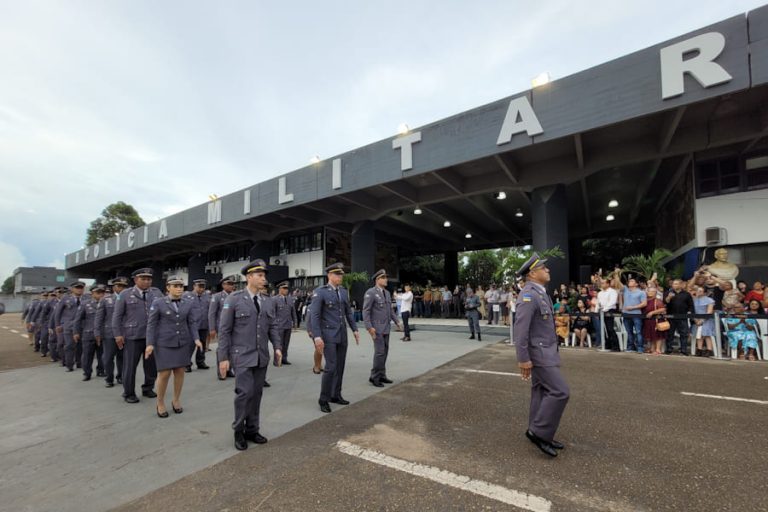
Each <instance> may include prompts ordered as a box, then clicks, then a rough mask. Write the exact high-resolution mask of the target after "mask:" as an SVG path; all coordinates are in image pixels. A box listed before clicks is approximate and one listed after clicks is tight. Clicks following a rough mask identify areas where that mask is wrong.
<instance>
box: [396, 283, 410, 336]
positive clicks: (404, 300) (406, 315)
mask: <svg viewBox="0 0 768 512" xmlns="http://www.w3.org/2000/svg"><path fill="white" fill-rule="evenodd" d="M397 298H398V299H400V316H401V317H402V318H403V329H404V330H405V336H403V337H402V338H400V339H401V340H402V341H411V328H410V326H409V325H408V319H410V318H411V308H412V307H413V292H412V291H411V285H409V284H407V285H405V292H404V293H400V294H398V297H397Z"/></svg>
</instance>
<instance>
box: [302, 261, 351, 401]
mask: <svg viewBox="0 0 768 512" xmlns="http://www.w3.org/2000/svg"><path fill="white" fill-rule="evenodd" d="M325 273H326V275H327V276H328V284H326V285H325V286H320V287H318V288H316V289H315V293H314V294H313V295H312V307H311V315H312V321H311V324H312V327H311V329H312V333H313V334H314V335H315V339H314V342H315V348H317V349H320V350H322V351H323V355H324V356H325V370H324V372H323V382H322V385H321V388H320V400H318V403H319V404H320V410H321V411H322V412H331V406H330V405H328V402H333V403H335V404H340V405H348V404H349V402H348V401H347V400H344V398H343V397H342V396H341V383H342V380H343V379H344V364H345V363H346V360H347V325H345V323H344V322H345V320H346V323H347V324H349V327H350V329H352V332H353V333H354V334H355V343H356V344H358V345H359V344H360V333H359V332H358V331H357V324H356V323H355V316H354V315H353V314H352V308H351V307H350V305H349V293H347V290H346V289H345V288H344V287H343V286H341V280H342V278H343V277H344V264H343V263H334V264H333V265H329V266H328V267H326V269H325ZM308 328H309V326H308Z"/></svg>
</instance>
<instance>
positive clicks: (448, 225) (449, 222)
mask: <svg viewBox="0 0 768 512" xmlns="http://www.w3.org/2000/svg"><path fill="white" fill-rule="evenodd" d="M443 227H444V228H449V227H451V221H449V220H447V221H445V222H443Z"/></svg>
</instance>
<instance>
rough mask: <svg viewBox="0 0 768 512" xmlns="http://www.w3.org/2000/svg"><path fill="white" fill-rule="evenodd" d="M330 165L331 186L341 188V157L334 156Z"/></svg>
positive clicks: (334, 188) (335, 188)
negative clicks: (331, 166)
mask: <svg viewBox="0 0 768 512" xmlns="http://www.w3.org/2000/svg"><path fill="white" fill-rule="evenodd" d="M332 165H333V168H332V170H331V188H333V190H338V189H340V188H341V158H334V160H333V164H332Z"/></svg>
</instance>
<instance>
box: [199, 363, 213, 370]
mask: <svg viewBox="0 0 768 512" xmlns="http://www.w3.org/2000/svg"><path fill="white" fill-rule="evenodd" d="M209 368H210V366H208V365H207V364H205V363H202V364H199V365H197V369H198V370H207V369H209Z"/></svg>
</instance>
